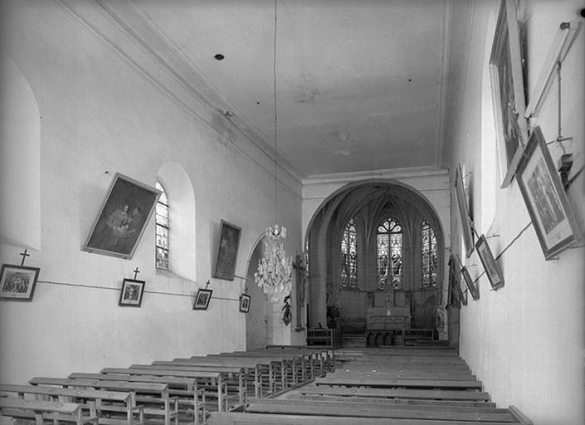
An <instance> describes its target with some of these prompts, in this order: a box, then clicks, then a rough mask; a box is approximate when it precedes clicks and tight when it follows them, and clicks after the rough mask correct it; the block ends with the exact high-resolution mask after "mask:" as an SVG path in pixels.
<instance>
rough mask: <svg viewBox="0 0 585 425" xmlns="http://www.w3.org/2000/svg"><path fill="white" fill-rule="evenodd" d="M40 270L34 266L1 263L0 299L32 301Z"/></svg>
mask: <svg viewBox="0 0 585 425" xmlns="http://www.w3.org/2000/svg"><path fill="white" fill-rule="evenodd" d="M40 270H41V269H39V268H36V267H25V266H13V265H10V264H3V265H2V275H1V278H0V299H5V300H16V301H32V298H33V295H34V293H35V287H36V285H37V279H38V277H39V271H40Z"/></svg>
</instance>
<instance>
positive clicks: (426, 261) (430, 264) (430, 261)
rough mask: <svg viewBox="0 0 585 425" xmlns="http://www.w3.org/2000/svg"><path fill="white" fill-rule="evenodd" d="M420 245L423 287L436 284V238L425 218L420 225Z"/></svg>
mask: <svg viewBox="0 0 585 425" xmlns="http://www.w3.org/2000/svg"><path fill="white" fill-rule="evenodd" d="M421 247H422V284H423V287H430V286H437V238H435V232H434V231H433V229H432V228H431V225H430V224H429V222H428V221H427V220H423V222H422V226H421Z"/></svg>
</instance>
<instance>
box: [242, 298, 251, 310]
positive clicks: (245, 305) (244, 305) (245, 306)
mask: <svg viewBox="0 0 585 425" xmlns="http://www.w3.org/2000/svg"><path fill="white" fill-rule="evenodd" d="M250 300H251V298H250V296H249V295H246V294H242V295H240V312H242V313H248V312H249V311H250Z"/></svg>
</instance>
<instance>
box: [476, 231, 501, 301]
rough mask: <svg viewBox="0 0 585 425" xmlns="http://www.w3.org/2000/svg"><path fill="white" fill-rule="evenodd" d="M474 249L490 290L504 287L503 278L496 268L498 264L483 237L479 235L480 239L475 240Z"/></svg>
mask: <svg viewBox="0 0 585 425" xmlns="http://www.w3.org/2000/svg"><path fill="white" fill-rule="evenodd" d="M475 249H476V250H477V255H478V256H479V259H480V260H481V264H483V269H484V270H485V274H487V277H488V279H489V280H490V284H491V285H492V289H493V290H494V291H495V290H498V289H499V288H501V287H502V286H504V277H503V276H502V273H501V271H500V268H499V267H498V263H496V260H495V258H494V256H493V254H492V250H491V249H490V246H489V245H488V243H487V239H486V238H485V235H481V236H480V238H479V239H478V240H477V243H476V244H475Z"/></svg>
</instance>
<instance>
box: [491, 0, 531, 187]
mask: <svg viewBox="0 0 585 425" xmlns="http://www.w3.org/2000/svg"><path fill="white" fill-rule="evenodd" d="M489 66H490V77H491V85H492V93H493V97H492V101H493V107H494V120H495V124H496V137H497V140H498V145H497V146H498V150H499V152H500V158H501V160H500V161H501V163H502V165H503V167H502V169H503V170H505V174H504V173H502V188H505V187H508V185H509V184H510V182H511V181H512V179H513V178H514V175H515V173H516V169H517V167H518V164H519V163H520V160H521V159H522V153H523V151H524V148H525V146H526V144H527V142H528V120H527V119H526V117H525V116H524V113H525V109H526V98H525V94H524V77H523V59H522V50H521V43H520V31H519V25H518V20H517V18H516V0H502V2H501V4H500V10H499V14H498V21H497V23H496V29H495V35H494V41H493V44H492V51H491V56H490V61H489Z"/></svg>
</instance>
